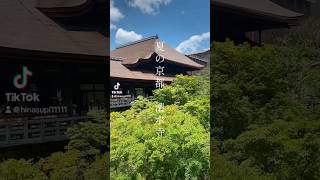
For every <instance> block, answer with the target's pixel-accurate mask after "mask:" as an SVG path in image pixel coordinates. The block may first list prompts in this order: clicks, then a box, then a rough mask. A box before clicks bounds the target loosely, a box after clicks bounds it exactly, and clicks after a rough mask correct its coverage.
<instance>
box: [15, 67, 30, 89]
mask: <svg viewBox="0 0 320 180" xmlns="http://www.w3.org/2000/svg"><path fill="white" fill-rule="evenodd" d="M31 76H32V72H31V71H29V70H28V68H27V67H26V66H23V67H22V74H17V75H16V76H15V77H14V78H13V85H14V86H15V87H16V88H18V89H23V88H25V87H26V86H27V85H28V77H31Z"/></svg>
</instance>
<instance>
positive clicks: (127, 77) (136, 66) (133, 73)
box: [110, 36, 204, 108]
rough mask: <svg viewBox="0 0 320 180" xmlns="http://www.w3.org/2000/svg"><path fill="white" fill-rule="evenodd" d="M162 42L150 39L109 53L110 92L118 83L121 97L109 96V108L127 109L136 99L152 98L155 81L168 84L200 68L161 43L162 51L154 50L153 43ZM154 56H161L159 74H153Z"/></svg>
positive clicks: (154, 69) (157, 38) (154, 66)
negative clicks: (161, 70) (162, 69)
mask: <svg viewBox="0 0 320 180" xmlns="http://www.w3.org/2000/svg"><path fill="white" fill-rule="evenodd" d="M160 42H162V41H161V40H160V39H159V37H157V36H153V37H149V38H145V39H142V40H139V41H135V42H132V43H129V44H125V45H122V46H120V47H118V48H116V49H115V50H113V51H111V53H110V74H111V84H110V88H111V90H114V87H115V86H116V85H117V84H120V86H119V90H121V92H122V93H123V94H122V97H116V98H113V96H112V95H111V96H110V103H111V108H119V107H128V106H130V103H131V102H132V101H133V100H134V99H135V98H136V97H137V96H144V97H148V96H152V90H154V89H156V86H155V84H156V80H157V78H160V79H163V81H164V82H165V83H170V82H171V81H172V80H173V79H174V77H175V75H177V74H190V72H192V71H195V70H199V69H202V68H203V67H204V66H203V65H201V64H199V63H196V62H195V61H193V60H191V59H190V58H189V57H187V56H185V55H184V54H181V53H179V52H178V51H176V50H175V49H173V48H171V47H169V46H168V45H167V44H165V43H163V51H159V50H157V43H160ZM157 56H162V57H164V60H163V62H162V63H161V66H162V67H164V71H163V75H162V76H160V77H159V76H157V75H156V72H157V70H156V67H158V66H159V65H160V64H159V63H158V62H157V61H156V58H157Z"/></svg>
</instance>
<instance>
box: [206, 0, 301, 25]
mask: <svg viewBox="0 0 320 180" xmlns="http://www.w3.org/2000/svg"><path fill="white" fill-rule="evenodd" d="M211 2H212V5H213V6H223V7H228V8H231V9H236V10H239V11H243V12H247V13H251V14H255V15H258V16H263V17H269V18H273V19H274V20H277V21H285V22H286V21H291V20H295V19H297V18H299V17H301V16H303V14H300V13H296V12H294V11H291V10H289V9H286V8H283V7H281V6H279V5H277V4H275V3H273V2H271V1H270V0H211Z"/></svg>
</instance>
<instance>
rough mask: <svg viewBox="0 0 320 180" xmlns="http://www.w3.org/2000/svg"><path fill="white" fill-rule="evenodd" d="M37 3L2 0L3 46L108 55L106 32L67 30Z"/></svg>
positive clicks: (0, 42)
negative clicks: (38, 7)
mask: <svg viewBox="0 0 320 180" xmlns="http://www.w3.org/2000/svg"><path fill="white" fill-rule="evenodd" d="M61 2H62V1H61ZM37 3H38V1H37V0H1V1H0V27H1V28H0V48H1V47H2V48H12V49H17V50H19V49H21V50H24V51H25V50H29V51H37V52H51V53H64V54H65V53H66V54H76V55H92V56H106V57H107V56H108V51H107V49H109V47H108V46H107V40H106V37H105V36H103V35H102V34H100V33H99V32H97V31H71V30H67V29H65V28H63V27H62V26H60V25H59V24H58V23H56V22H55V21H53V20H52V19H50V18H49V17H47V16H46V15H45V14H44V13H42V12H41V11H40V10H38V9H37V8H36V4H37Z"/></svg>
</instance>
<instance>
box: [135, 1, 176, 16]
mask: <svg viewBox="0 0 320 180" xmlns="http://www.w3.org/2000/svg"><path fill="white" fill-rule="evenodd" d="M170 2H171V0H130V1H129V5H130V6H132V7H136V8H139V9H140V10H141V11H142V12H143V13H145V14H152V15H156V14H158V13H159V8H160V6H161V5H164V6H165V5H168V4H169V3H170Z"/></svg>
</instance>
